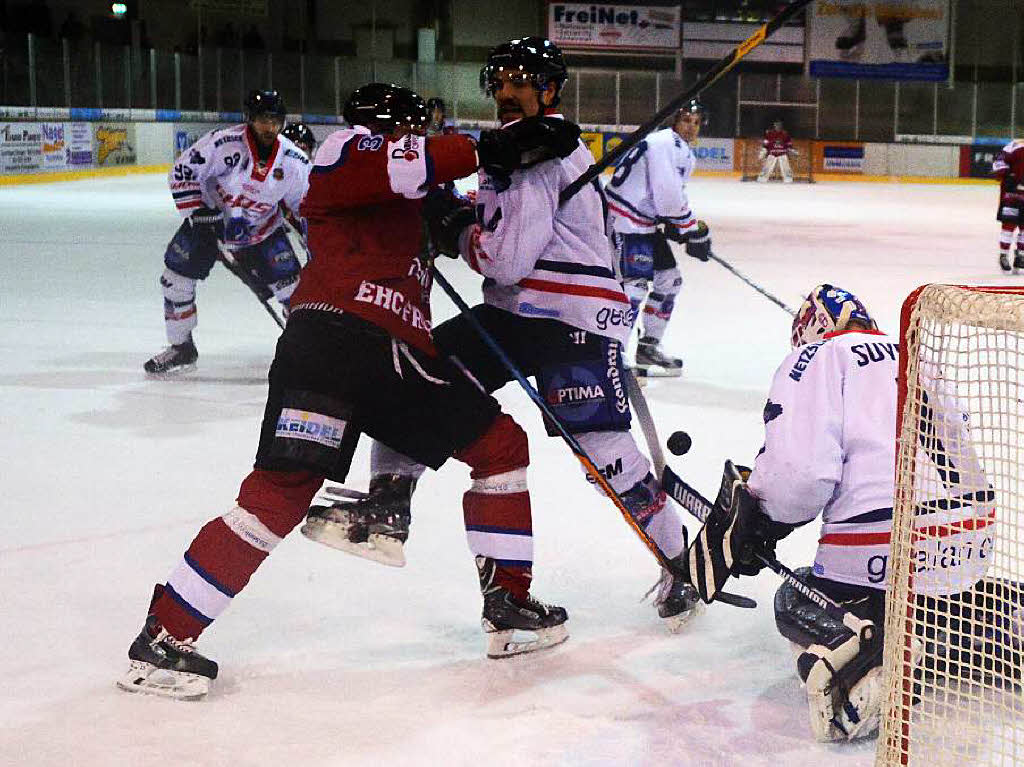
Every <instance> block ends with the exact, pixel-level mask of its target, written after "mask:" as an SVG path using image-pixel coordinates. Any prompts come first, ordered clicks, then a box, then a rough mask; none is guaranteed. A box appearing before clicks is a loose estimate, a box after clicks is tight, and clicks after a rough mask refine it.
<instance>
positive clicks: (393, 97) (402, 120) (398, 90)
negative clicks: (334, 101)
mask: <svg viewBox="0 0 1024 767" xmlns="http://www.w3.org/2000/svg"><path fill="white" fill-rule="evenodd" d="M341 114H342V117H344V118H345V122H347V123H348V124H349V125H364V126H366V127H367V128H369V129H370V130H371V131H373V132H374V133H390V132H391V131H392V130H394V129H395V128H400V127H406V128H411V129H412V130H413V131H415V132H422V131H424V130H425V129H426V127H427V124H428V123H429V122H430V111H429V110H428V109H427V105H426V103H425V102H424V101H423V98H422V97H421V96H420V94H418V93H417V92H416V91H413V90H410V89H409V88H403V87H402V86H401V85H395V84H393V83H369V84H368V85H363V86H360V87H359V88H356V89H355V90H354V91H352V95H351V96H349V97H348V101H346V102H345V108H344V109H343V110H342V113H341Z"/></svg>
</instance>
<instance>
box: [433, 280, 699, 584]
mask: <svg viewBox="0 0 1024 767" xmlns="http://www.w3.org/2000/svg"><path fill="white" fill-rule="evenodd" d="M430 271H431V273H432V274H433V275H434V279H435V280H436V281H437V284H438V285H440V286H441V289H442V290H443V291H444V292H445V293H447V294H448V297H449V298H450V299H451V300H452V302H453V303H454V304H455V305H456V306H457V307H458V308H459V313H460V314H462V316H463V317H465V318H466V321H467V322H468V323H469V324H470V326H471V327H472V328H473V330H475V331H476V333H477V335H478V336H480V340H482V341H483V342H484V344H486V346H487V348H489V349H490V350H491V352H492V353H493V354H494V356H495V357H497V358H498V359H499V360H500V361H501V364H502V365H504V366H505V369H506V370H508V372H509V373H511V374H512V377H513V378H514V379H515V380H516V382H517V383H518V384H519V385H520V386H521V387H522V388H523V391H525V392H526V394H527V396H529V398H530V399H532V400H533V402H534V404H535V405H536V406H537V407H538V408H540V411H541V412H542V413H543V414H544V415H545V417H547V418H548V420H549V421H550V422H551V423H552V424H553V425H554V427H555V429H556V430H557V431H558V434H559V436H560V437H561V438H562V439H563V440H564V441H565V444H567V445H568V446H569V449H570V450H572V452H573V454H574V455H575V456H576V458H577V459H578V460H579V462H580V463H581V464H582V465H583V469H584V470H585V471H586V472H587V475H588V476H589V477H590V478H591V479H593V480H594V482H595V483H596V484H597V485H598V487H600V488H601V489H602V490H603V491H604V492H605V495H607V496H608V497H609V498H610V499H611V501H612V503H614V504H615V507H616V508H617V509H618V510H619V513H620V514H622V518H623V519H625V520H626V524H628V525H629V526H630V527H632V528H633V532H635V533H636V534H637V536H638V537H639V538H640V540H641V541H643V543H644V545H645V546H647V548H648V549H649V550H650V552H651V553H652V554H653V555H654V558H655V559H657V560H658V564H660V565H661V566H662V567H664V568H665V569H666V570H668V571H669V572H670V573H673V574H675V573H678V572H679V568H678V567H677V566H676V565H675V564H673V563H672V562H671V561H670V560H669V558H668V557H666V556H665V554H664V553H663V552H662V551H661V549H659V548H658V546H657V544H656V543H655V542H654V541H653V540H651V537H650V536H649V535H648V534H647V533H646V532H645V531H644V529H643V528H642V527H640V525H638V524H637V522H636V520H635V519H633V515H632V514H630V513H629V509H627V508H626V504H625V503H623V501H622V497H621V496H620V495H619V494H618V493H617V492H615V488H613V487H612V486H611V484H610V483H609V482H608V480H607V479H605V476H604V475H603V474H602V473H601V472H600V470H599V469H598V468H597V466H596V465H595V464H594V460H593V459H592V458H591V457H590V455H589V454H588V453H587V451H586V450H584V449H583V445H581V444H580V443H579V440H577V439H576V438H575V437H574V436H573V435H572V433H571V432H570V431H569V429H568V428H567V427H566V425H565V424H564V423H563V422H562V419H561V418H559V417H558V416H557V415H556V414H555V412H554V411H553V410H552V409H551V406H550V405H549V404H548V403H547V402H546V401H545V400H544V398H543V397H542V396H541V395H540V392H538V391H537V390H536V389H535V388H534V387H533V385H532V384H531V383H530V382H529V381H528V380H527V379H526V376H525V375H523V372H522V371H521V370H520V369H519V368H518V367H517V366H516V364H515V363H514V362H513V361H512V360H511V359H510V358H509V356H508V355H507V354H506V353H505V350H504V349H502V348H501V345H500V344H499V343H498V342H497V341H495V340H494V336H492V335H491V334H490V333H489V332H488V331H487V328H485V327H484V326H483V325H482V324H481V323H480V320H478V319H477V318H476V315H474V314H473V312H472V310H471V309H470V308H469V304H467V303H466V302H465V301H464V300H463V299H462V296H460V295H459V294H458V291H456V290H455V288H454V287H452V284H451V283H450V282H448V280H447V279H446V278H445V276H444V275H443V274H441V271H440V270H439V269H438V268H437V267H436V266H434V265H431V267H430Z"/></svg>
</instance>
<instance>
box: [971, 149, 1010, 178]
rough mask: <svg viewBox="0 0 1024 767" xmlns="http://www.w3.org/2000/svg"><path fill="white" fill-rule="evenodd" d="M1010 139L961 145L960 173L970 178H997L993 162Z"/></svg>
mask: <svg viewBox="0 0 1024 767" xmlns="http://www.w3.org/2000/svg"><path fill="white" fill-rule="evenodd" d="M1008 143H1009V142H1008V141H1002V140H1000V141H999V142H998V143H992V142H985V143H976V144H971V145H970V146H962V147H960V175H961V177H969V178H995V176H993V175H992V163H993V162H995V159H996V155H997V154H999V152H1001V151H1002V149H1003V146H1005V145H1006V144H1008Z"/></svg>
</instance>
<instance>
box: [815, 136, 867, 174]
mask: <svg viewBox="0 0 1024 767" xmlns="http://www.w3.org/2000/svg"><path fill="white" fill-rule="evenodd" d="M819 156H820V158H821V167H819V168H816V169H815V170H818V171H821V172H823V173H863V172H864V145H863V144H857V143H843V144H832V143H823V144H821V153H820V155H819Z"/></svg>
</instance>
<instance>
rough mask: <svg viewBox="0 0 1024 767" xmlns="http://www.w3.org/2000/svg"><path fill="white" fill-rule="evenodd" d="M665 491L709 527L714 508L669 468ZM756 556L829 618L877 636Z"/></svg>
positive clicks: (775, 563) (768, 558) (866, 636)
mask: <svg viewBox="0 0 1024 767" xmlns="http://www.w3.org/2000/svg"><path fill="white" fill-rule="evenodd" d="M662 487H663V488H664V490H665V492H666V493H668V494H669V495H670V496H672V498H674V499H675V500H676V501H677V502H678V503H679V505H680V506H682V507H683V508H684V509H686V510H687V511H688V512H690V513H691V514H692V515H693V516H695V517H696V518H697V519H699V520H700V521H701V522H704V523H705V524H707V520H708V517H709V516H710V515H711V512H712V511H713V510H714V505H713V504H712V503H711V502H710V501H709V500H708V499H707V498H705V497H704V496H703V495H701V494H700V493H699V492H698V491H696V490H694V489H693V488H692V487H691V486H690V485H688V484H687V483H686V482H684V481H683V480H682V479H681V478H680V477H679V475H678V474H676V473H675V472H674V471H672V469H671V468H669V467H668V466H666V467H665V474H664V477H663V478H662ZM754 556H755V557H757V558H758V559H759V560H761V562H763V563H764V565H765V566H766V567H768V569H770V570H772V571H773V572H774V573H775V574H776V575H778V576H779V577H780V578H782V580H784V581H786V582H787V583H789V584H790V585H791V586H792V587H793V588H795V589H796V590H797V591H799V592H800V593H801V594H803V595H804V596H805V597H807V599H809V600H811V601H812V602H814V604H816V605H818V607H820V608H821V609H822V610H824V611H825V612H826V613H827V614H828V615H829V616H831V617H832V618H834V619H836V620H837V621H840V622H841V623H842V624H843V625H844V626H846V627H847V628H848V629H849V630H850V631H852V632H853V633H854V634H856V635H857V636H859V637H860V638H861V640H862V641H865V642H867V641H870V640H871V638H872V636H874V630H875V626H874V624H873V623H871V621H865V620H864V619H862V618H858V617H857V616H856V615H854V614H853V613H851V612H849V611H848V610H845V609H844V608H843V607H842V605H840V604H839V603H838V602H836V601H834V600H833V599H832V598H831V597H829V596H828V595H827V594H825V593H823V592H821V591H819V590H818V589H816V588H814V586H812V585H810V584H809V583H807V581H805V580H804V579H803V578H801V577H800V576H799V575H797V574H796V573H794V572H793V571H792V570H790V569H789V568H788V567H786V566H785V565H784V564H782V563H781V562H780V561H779V560H777V559H776V558H775V557H773V556H772V555H771V554H768V553H767V552H764V551H755V552H754ZM716 599H717V595H716Z"/></svg>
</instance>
